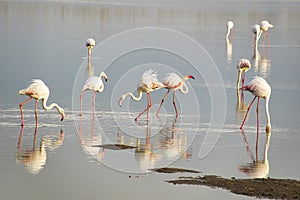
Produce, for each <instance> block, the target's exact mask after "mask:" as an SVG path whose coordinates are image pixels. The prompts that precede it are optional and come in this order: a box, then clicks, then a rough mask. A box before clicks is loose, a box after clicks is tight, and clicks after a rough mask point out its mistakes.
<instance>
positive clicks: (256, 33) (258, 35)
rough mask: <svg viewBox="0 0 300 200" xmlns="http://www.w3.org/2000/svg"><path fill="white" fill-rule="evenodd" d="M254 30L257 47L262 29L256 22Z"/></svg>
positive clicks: (255, 46) (255, 45)
mask: <svg viewBox="0 0 300 200" xmlns="http://www.w3.org/2000/svg"><path fill="white" fill-rule="evenodd" d="M251 30H252V32H253V33H254V48H257V44H258V40H259V38H260V36H261V33H262V31H261V29H260V26H259V25H258V24H254V25H253V26H252V29H251Z"/></svg>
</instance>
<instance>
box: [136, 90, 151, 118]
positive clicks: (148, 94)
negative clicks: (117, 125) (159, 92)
mask: <svg viewBox="0 0 300 200" xmlns="http://www.w3.org/2000/svg"><path fill="white" fill-rule="evenodd" d="M147 99H148V105H147V108H146V109H145V110H144V111H143V112H141V113H140V114H139V115H138V116H137V117H136V118H135V119H134V120H135V121H137V120H138V118H139V117H140V116H141V115H142V114H144V112H146V111H147V110H149V109H150V107H151V106H152V102H151V98H150V93H147ZM147 120H148V119H147Z"/></svg>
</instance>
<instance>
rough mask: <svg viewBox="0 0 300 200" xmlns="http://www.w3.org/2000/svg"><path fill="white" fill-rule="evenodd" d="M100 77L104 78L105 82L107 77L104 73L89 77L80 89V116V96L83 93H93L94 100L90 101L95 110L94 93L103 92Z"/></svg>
mask: <svg viewBox="0 0 300 200" xmlns="http://www.w3.org/2000/svg"><path fill="white" fill-rule="evenodd" d="M102 77H103V78H104V80H105V82H107V75H106V74H105V73H104V72H101V73H100V75H99V76H91V77H90V78H88V80H87V81H86V82H85V84H84V86H83V87H82V90H81V94H80V114H79V115H80V116H81V115H82V96H83V94H84V92H85V91H87V90H91V91H94V98H93V101H92V105H93V109H95V100H96V93H97V92H102V91H103V90H104V84H103V81H102Z"/></svg>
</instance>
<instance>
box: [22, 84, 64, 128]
mask: <svg viewBox="0 0 300 200" xmlns="http://www.w3.org/2000/svg"><path fill="white" fill-rule="evenodd" d="M19 94H20V95H27V96H29V98H28V99H26V100H25V101H23V102H22V103H20V112H21V118H22V124H21V125H22V126H24V116H23V110H22V107H23V105H24V104H26V103H27V102H28V101H30V100H31V99H32V98H34V99H35V109H34V113H35V121H36V126H38V113H37V106H38V101H39V100H42V106H43V108H44V109H45V110H51V109H52V108H56V109H57V111H58V113H59V114H61V121H62V120H63V119H64V118H65V112H64V110H63V109H62V108H61V107H60V106H59V105H58V104H56V103H52V104H50V105H49V106H47V100H48V98H49V95H50V90H49V88H48V87H47V85H46V84H45V83H44V82H43V81H42V80H40V79H33V80H32V82H31V84H30V85H29V86H28V87H27V88H25V89H22V90H19Z"/></svg>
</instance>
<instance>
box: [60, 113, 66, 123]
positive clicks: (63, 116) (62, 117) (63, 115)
mask: <svg viewBox="0 0 300 200" xmlns="http://www.w3.org/2000/svg"><path fill="white" fill-rule="evenodd" d="M64 118H65V114H64V113H63V114H62V115H61V119H60V121H63V120H64Z"/></svg>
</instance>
